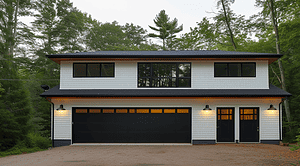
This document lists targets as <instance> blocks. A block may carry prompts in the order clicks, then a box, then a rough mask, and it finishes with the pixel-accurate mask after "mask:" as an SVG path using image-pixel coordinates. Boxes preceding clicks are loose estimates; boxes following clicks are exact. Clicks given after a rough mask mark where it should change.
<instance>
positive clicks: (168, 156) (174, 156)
mask: <svg viewBox="0 0 300 166" xmlns="http://www.w3.org/2000/svg"><path fill="white" fill-rule="evenodd" d="M289 148H290V147H288V146H279V145H268V144H216V145H164V146H163V145H94V146H88V145H85V146H74V145H72V146H65V147H57V148H53V149H51V150H46V151H41V152H35V153H30V154H21V155H13V156H7V157H2V158H0V165H1V166H4V165H13V166H16V165H30V166H35V165H42V166H47V165H49V166H50V165H51V166H53V165H54V166H61V165H64V166H71V165H74V166H81V165H91V166H96V165H97V166H98V165H126V166H159V165H225V166H226V165H230V166H234V165H300V149H298V150H297V151H290V150H289Z"/></svg>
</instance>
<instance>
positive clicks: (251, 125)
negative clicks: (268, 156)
mask: <svg viewBox="0 0 300 166" xmlns="http://www.w3.org/2000/svg"><path fill="white" fill-rule="evenodd" d="M258 115H259V108H240V142H259V116H258Z"/></svg>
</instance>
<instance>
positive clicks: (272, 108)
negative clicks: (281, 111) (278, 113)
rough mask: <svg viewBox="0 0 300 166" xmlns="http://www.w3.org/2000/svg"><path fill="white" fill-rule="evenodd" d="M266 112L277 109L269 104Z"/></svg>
mask: <svg viewBox="0 0 300 166" xmlns="http://www.w3.org/2000/svg"><path fill="white" fill-rule="evenodd" d="M268 110H277V109H276V108H275V107H274V106H273V105H272V104H271V105H270V108H269V109H268Z"/></svg>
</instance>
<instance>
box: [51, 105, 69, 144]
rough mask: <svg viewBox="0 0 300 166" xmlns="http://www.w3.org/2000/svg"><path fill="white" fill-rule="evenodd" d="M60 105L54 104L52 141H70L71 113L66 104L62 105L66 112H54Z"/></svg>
mask: <svg viewBox="0 0 300 166" xmlns="http://www.w3.org/2000/svg"><path fill="white" fill-rule="evenodd" d="M55 103H57V102H55ZM60 104H61V102H59V103H57V104H54V139H71V137H72V133H71V130H72V126H71V122H72V121H71V120H72V113H71V112H72V111H71V109H70V107H69V106H68V104H64V108H65V109H66V110H64V111H56V109H57V108H58V107H59V105H60ZM51 133H52V132H51Z"/></svg>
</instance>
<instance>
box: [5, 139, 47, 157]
mask: <svg viewBox="0 0 300 166" xmlns="http://www.w3.org/2000/svg"><path fill="white" fill-rule="evenodd" d="M25 142H26V141H25V140H23V141H18V142H17V144H16V145H15V146H14V147H12V148H10V149H8V150H6V151H4V152H0V157H4V156H9V155H18V154H22V153H23V152H25V153H33V152H37V151H43V150H45V149H41V148H39V147H33V148H27V147H26V144H25Z"/></svg>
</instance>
